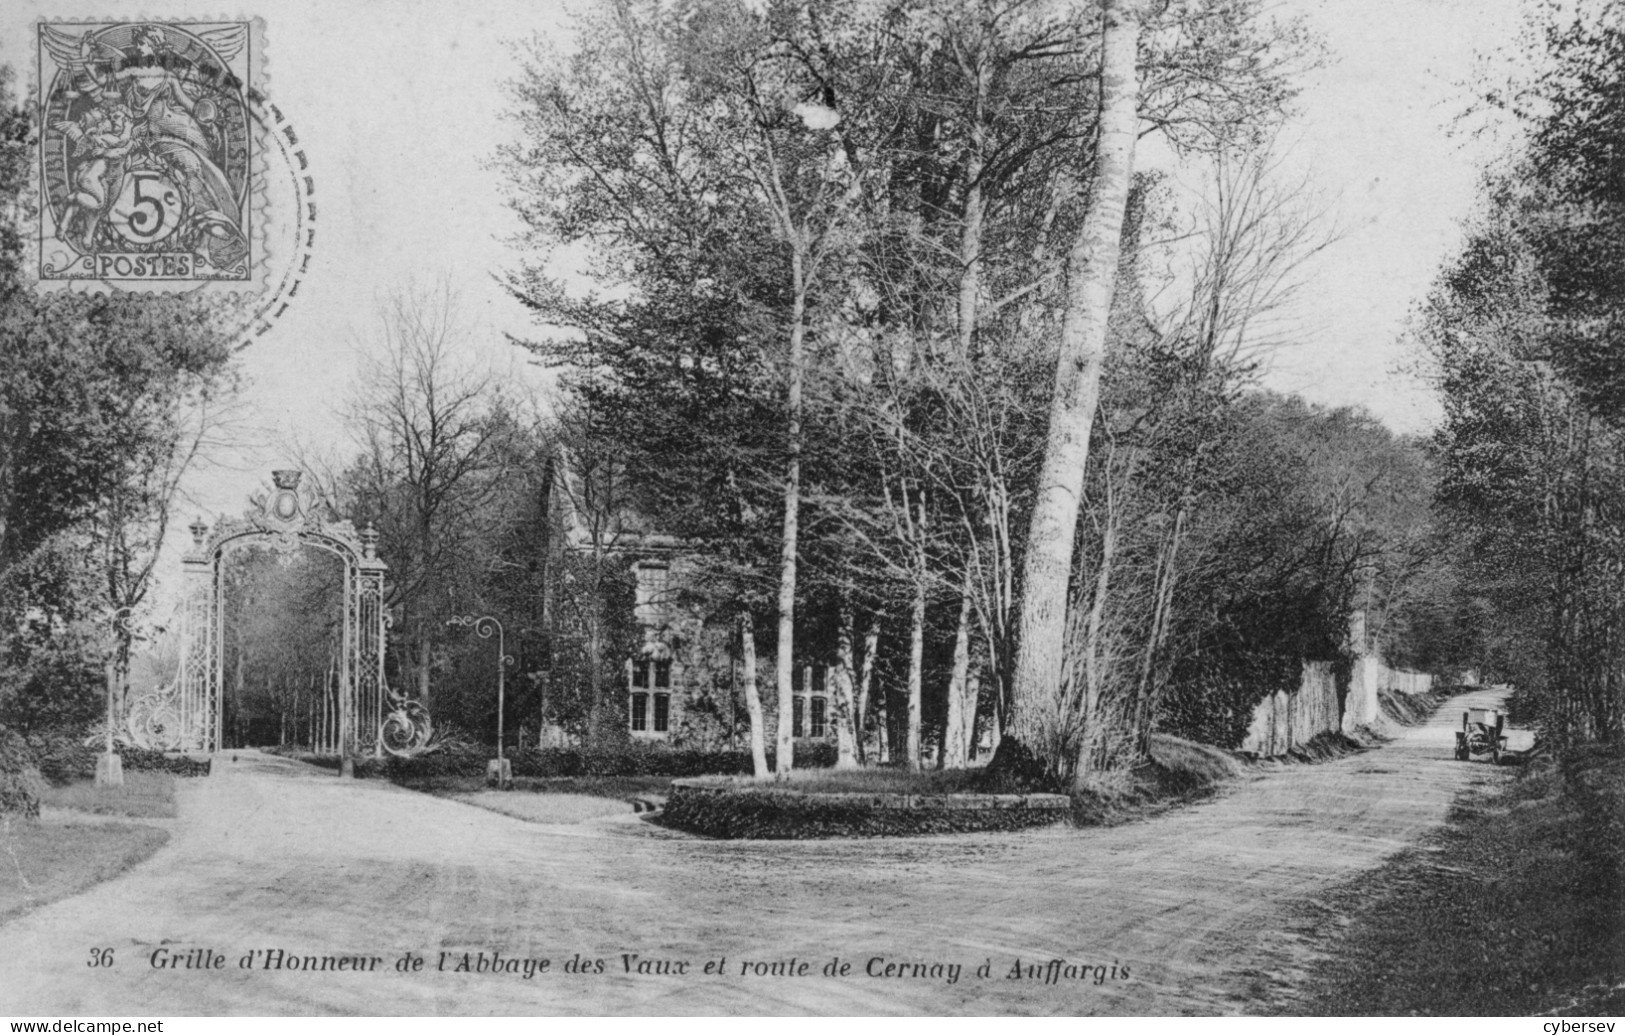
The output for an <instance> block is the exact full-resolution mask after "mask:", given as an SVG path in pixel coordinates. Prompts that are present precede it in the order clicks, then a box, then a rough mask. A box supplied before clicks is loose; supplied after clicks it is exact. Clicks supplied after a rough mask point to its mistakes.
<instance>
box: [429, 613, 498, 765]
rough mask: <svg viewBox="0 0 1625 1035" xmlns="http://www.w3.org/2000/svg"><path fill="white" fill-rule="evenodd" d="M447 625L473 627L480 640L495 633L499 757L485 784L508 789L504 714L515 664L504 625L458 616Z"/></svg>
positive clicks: (484, 618)
mask: <svg viewBox="0 0 1625 1035" xmlns="http://www.w3.org/2000/svg"><path fill="white" fill-rule="evenodd" d="M446 624H447V625H458V626H462V627H463V628H469V627H472V628H473V629H474V631H475V632H477V633H479V635H480V639H482V640H489V639H490V638H491V636H492V634H493V633H494V634H495V635H496V638H497V757H496V758H494V759H492V760H491V761H490V762H489V763H488V764H487V765H486V767H485V782H486V783H494V784H496V785H497V786H498V787H503V788H506V787H508V786H510V785H511V784H512V783H513V766H512V764H511V763H510V762H509V761H508V759H506V758H504V757H502V713H503V711H504V699H505V697H506V681H507V669H508V666H509V665H512V664H513V655H511V654H509V653H508V651H507V647H506V645H505V644H504V642H503V634H502V623H501V622H499V621H497V620H496V618H494V617H492V616H491V615H481V616H479V617H478V618H476V617H475V616H473V615H458V616H457V617H455V618H448V619H446Z"/></svg>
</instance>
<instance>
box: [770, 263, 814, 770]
mask: <svg viewBox="0 0 1625 1035" xmlns="http://www.w3.org/2000/svg"><path fill="white" fill-rule="evenodd" d="M791 272H792V277H793V283H794V288H795V302H794V305H793V308H792V311H791V314H790V357H789V363H790V369H789V370H788V371H786V376H787V381H788V384H787V386H786V387H787V389H788V391H787V393H786V394H787V399H786V405H785V432H786V434H785V438H786V443H785V452H786V453H787V455H788V459H787V461H786V463H785V469H784V544H783V551H782V553H781V555H780V560H779V640H778V645H777V647H776V650H777V651H778V657H777V658H775V659H774V660H775V661H776V662H777V667H778V679H779V736H778V757H777V758H776V759H775V760H774V761H775V766H774V775H776V776H777V777H778V778H779V779H781V780H787V779H789V777H790V771H791V769H793V768H794V767H795V761H794V758H795V721H794V715H795V689H794V682H793V680H794V677H795V647H796V556H797V542H798V538H799V534H800V527H801V380H802V371H801V364H802V351H803V348H804V346H805V341H806V335H807V328H806V319H807V287H806V269H805V267H804V264H803V259H802V254H801V247H800V243H799V242H796V243H795V244H794V246H793V249H792V252H791Z"/></svg>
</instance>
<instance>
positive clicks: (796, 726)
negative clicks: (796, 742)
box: [790, 697, 807, 737]
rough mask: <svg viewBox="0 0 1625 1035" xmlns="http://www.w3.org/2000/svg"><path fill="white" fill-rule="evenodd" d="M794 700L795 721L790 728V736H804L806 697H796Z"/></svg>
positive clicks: (805, 733) (805, 728)
mask: <svg viewBox="0 0 1625 1035" xmlns="http://www.w3.org/2000/svg"><path fill="white" fill-rule="evenodd" d="M795 702H796V703H795V722H794V723H793V724H792V726H791V728H790V734H791V736H796V737H805V736H806V735H807V732H806V730H807V727H806V719H807V699H806V698H805V697H797V698H796V699H795Z"/></svg>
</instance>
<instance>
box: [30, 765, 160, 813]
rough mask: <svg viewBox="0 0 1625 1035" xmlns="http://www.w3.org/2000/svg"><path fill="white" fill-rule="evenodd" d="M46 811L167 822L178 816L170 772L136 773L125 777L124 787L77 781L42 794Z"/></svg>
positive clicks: (139, 771)
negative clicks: (86, 813) (56, 810)
mask: <svg viewBox="0 0 1625 1035" xmlns="http://www.w3.org/2000/svg"><path fill="white" fill-rule="evenodd" d="M40 804H41V805H43V806H45V807H46V808H59V809H74V810H76V811H78V812H91V813H95V814H96V815H99V816H128V817H130V818H131V819H167V818H170V817H173V816H174V815H175V778H174V777H173V776H171V775H169V774H168V773H154V772H144V771H141V770H136V771H133V772H128V773H125V774H124V786H122V787H98V786H97V785H96V781H95V780H75V781H74V782H73V783H70V784H68V785H66V786H63V787H51V786H48V787H46V788H45V789H44V790H43V791H42V792H41V793H40Z"/></svg>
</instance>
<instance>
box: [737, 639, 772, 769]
mask: <svg viewBox="0 0 1625 1035" xmlns="http://www.w3.org/2000/svg"><path fill="white" fill-rule="evenodd" d="M739 667H740V681H741V682H743V683H744V684H745V712H746V713H747V714H748V715H749V716H750V767H751V773H752V775H754V776H755V777H756V779H758V780H765V779H767V736H766V732H765V730H766V727H765V725H764V724H763V722H762V693H761V690H760V688H759V687H758V686H757V685H756V622H755V620H754V619H753V618H752V617H751V614H750V612H749V611H746V612H745V613H744V614H741V615H740V616H739Z"/></svg>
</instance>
